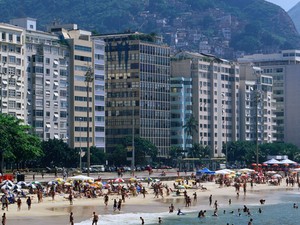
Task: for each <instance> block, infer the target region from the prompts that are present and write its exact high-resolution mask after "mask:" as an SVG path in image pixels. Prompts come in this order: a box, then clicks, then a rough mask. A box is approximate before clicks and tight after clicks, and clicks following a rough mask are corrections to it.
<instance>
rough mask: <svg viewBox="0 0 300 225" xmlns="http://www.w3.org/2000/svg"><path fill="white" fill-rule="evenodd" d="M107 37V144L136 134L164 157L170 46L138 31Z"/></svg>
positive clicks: (167, 134) (167, 138)
mask: <svg viewBox="0 0 300 225" xmlns="http://www.w3.org/2000/svg"><path fill="white" fill-rule="evenodd" d="M100 37H101V38H103V39H104V41H105V43H106V47H105V53H106V56H105V57H106V60H105V66H106V69H105V74H106V77H105V79H106V84H105V85H106V93H107V97H106V109H105V113H106V121H105V123H106V127H105V129H106V146H107V151H108V152H112V151H113V150H114V149H115V147H116V145H117V144H118V143H121V142H122V140H123V139H124V137H126V136H132V134H133V130H134V136H139V137H141V138H145V139H147V140H149V141H151V142H152V143H153V144H154V145H155V146H156V147H157V148H158V157H162V158H167V157H168V153H169V148H170V49H169V47H168V46H166V45H165V44H163V43H162V42H161V40H159V39H158V38H157V37H154V36H151V35H147V34H141V33H125V34H111V35H103V36H100Z"/></svg>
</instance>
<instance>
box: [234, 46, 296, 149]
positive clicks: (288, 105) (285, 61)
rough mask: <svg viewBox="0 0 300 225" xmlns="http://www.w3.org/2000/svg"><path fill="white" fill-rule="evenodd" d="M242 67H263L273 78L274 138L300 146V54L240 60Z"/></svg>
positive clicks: (291, 53)
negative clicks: (299, 134)
mask: <svg viewBox="0 0 300 225" xmlns="http://www.w3.org/2000/svg"><path fill="white" fill-rule="evenodd" d="M238 61H239V62H240V63H246V62H251V63H253V64H254V65H255V66H258V67H261V68H262V70H263V73H264V74H265V75H270V76H272V78H273V98H274V100H275V103H274V107H275V116H276V117H275V118H274V120H275V123H276V126H275V131H276V133H275V134H274V135H275V138H276V140H277V141H278V142H289V143H293V144H296V145H297V146H300V140H299V138H298V137H297V131H298V130H299V129H300V124H299V123H297V122H296V121H298V119H297V118H298V115H299V113H300V102H299V101H298V99H297V93H298V92H299V88H298V87H297V84H299V82H300V77H299V76H298V74H299V71H300V50H284V51H281V52H279V53H277V54H254V55H247V56H244V57H243V58H240V59H238Z"/></svg>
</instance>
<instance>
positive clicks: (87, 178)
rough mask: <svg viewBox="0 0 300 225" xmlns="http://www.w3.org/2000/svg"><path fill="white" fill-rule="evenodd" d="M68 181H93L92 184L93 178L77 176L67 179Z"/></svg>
mask: <svg viewBox="0 0 300 225" xmlns="http://www.w3.org/2000/svg"><path fill="white" fill-rule="evenodd" d="M68 179H69V180H80V181H89V180H91V181H93V182H94V178H93V177H88V176H84V175H78V176H74V177H69V178H68Z"/></svg>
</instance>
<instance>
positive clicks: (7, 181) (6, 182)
mask: <svg viewBox="0 0 300 225" xmlns="http://www.w3.org/2000/svg"><path fill="white" fill-rule="evenodd" d="M5 184H7V185H9V186H11V187H12V186H14V183H13V182H12V181H11V180H4V181H2V182H1V185H5Z"/></svg>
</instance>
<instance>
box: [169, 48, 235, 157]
mask: <svg viewBox="0 0 300 225" xmlns="http://www.w3.org/2000/svg"><path fill="white" fill-rule="evenodd" d="M171 66H172V77H181V76H183V77H186V78H191V79H192V104H193V107H192V114H193V116H194V117H195V118H196V120H197V121H198V124H199V125H198V132H194V135H193V142H194V143H199V144H201V145H203V146H209V147H210V148H211V157H212V159H214V158H215V159H216V160H218V159H222V158H223V159H224V157H225V155H224V153H222V150H223V145H224V143H226V142H229V141H235V140H237V139H239V116H238V115H239V67H238V65H237V64H235V63H232V62H229V61H227V60H223V59H220V58H216V57H214V56H212V55H206V54H198V53H191V52H179V53H177V54H176V55H175V56H174V60H172V65H171Z"/></svg>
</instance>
